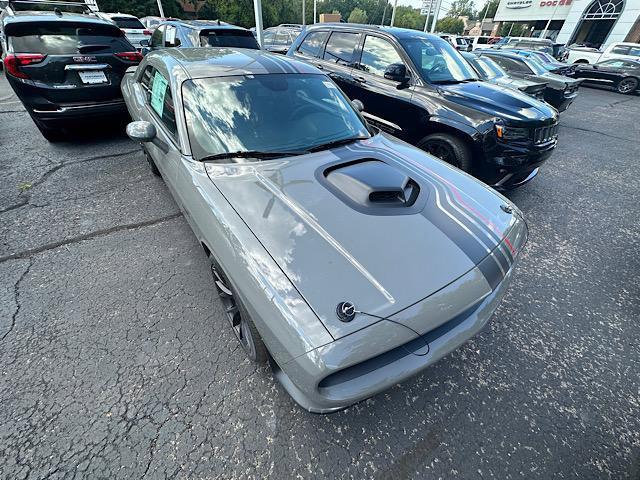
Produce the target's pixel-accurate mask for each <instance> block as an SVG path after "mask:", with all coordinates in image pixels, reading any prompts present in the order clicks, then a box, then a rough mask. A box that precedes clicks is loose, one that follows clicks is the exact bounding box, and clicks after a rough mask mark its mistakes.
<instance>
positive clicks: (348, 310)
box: [336, 302, 356, 323]
mask: <svg viewBox="0 0 640 480" xmlns="http://www.w3.org/2000/svg"><path fill="white" fill-rule="evenodd" d="M336 315H337V316H338V320H340V321H341V322H345V323H346V322H350V321H351V320H353V319H354V318H355V316H356V307H355V305H354V304H353V303H351V302H340V303H339V304H338V305H337V307H336Z"/></svg>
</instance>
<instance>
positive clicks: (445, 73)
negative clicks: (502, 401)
mask: <svg viewBox="0 0 640 480" xmlns="http://www.w3.org/2000/svg"><path fill="white" fill-rule="evenodd" d="M401 43H402V45H403V46H404V48H405V50H406V51H407V53H408V54H409V56H410V57H411V60H413V63H414V64H415V65H416V67H418V69H419V70H420V74H421V75H422V77H423V78H424V79H425V80H426V81H428V82H429V83H434V84H445V83H460V82H465V81H473V80H478V75H477V74H476V72H475V71H474V70H473V69H472V68H471V66H470V65H469V64H468V63H467V62H466V61H465V60H464V58H462V57H461V56H460V53H458V51H457V50H456V49H455V48H454V47H453V46H452V45H451V44H450V43H449V42H447V41H446V40H441V39H430V38H422V37H413V38H406V39H401Z"/></svg>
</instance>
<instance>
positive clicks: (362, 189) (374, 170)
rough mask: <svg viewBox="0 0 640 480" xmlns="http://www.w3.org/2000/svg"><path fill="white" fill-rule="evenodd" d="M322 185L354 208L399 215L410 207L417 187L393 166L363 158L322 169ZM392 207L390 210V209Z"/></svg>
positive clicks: (366, 211) (418, 188)
mask: <svg viewBox="0 0 640 480" xmlns="http://www.w3.org/2000/svg"><path fill="white" fill-rule="evenodd" d="M323 177H324V181H325V182H326V186H327V187H328V188H329V189H330V190H331V191H332V192H333V193H335V194H336V195H338V196H339V197H340V198H341V199H342V200H343V201H345V202H346V203H348V204H350V205H351V206H353V207H354V208H356V209H357V210H360V211H363V212H364V213H371V214H401V213H412V212H401V211H398V210H402V209H410V210H413V209H411V208H410V207H413V206H414V205H415V204H416V201H417V199H418V197H419V195H420V186H419V185H418V183H417V182H416V181H414V180H412V179H411V178H410V177H409V176H408V175H407V174H406V173H404V172H403V171H402V170H400V169H398V168H397V167H394V166H391V165H388V164H387V163H385V162H382V161H380V160H373V159H365V160H359V161H356V162H349V163H342V164H337V165H332V166H331V167H329V168H327V169H325V170H324V172H323ZM392 210H393V211H392Z"/></svg>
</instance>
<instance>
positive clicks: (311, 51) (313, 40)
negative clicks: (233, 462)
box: [298, 32, 329, 57]
mask: <svg viewBox="0 0 640 480" xmlns="http://www.w3.org/2000/svg"><path fill="white" fill-rule="evenodd" d="M328 36H329V32H311V33H310V34H309V35H307V36H306V38H305V39H304V40H303V41H302V43H301V44H300V46H299V47H298V52H300V53H302V54H304V55H308V56H310V57H319V56H320V52H321V51H322V46H323V45H324V42H325V41H326V40H327V37H328Z"/></svg>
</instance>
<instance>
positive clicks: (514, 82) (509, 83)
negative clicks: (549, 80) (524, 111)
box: [491, 77, 544, 91]
mask: <svg viewBox="0 0 640 480" xmlns="http://www.w3.org/2000/svg"><path fill="white" fill-rule="evenodd" d="M491 82H493V83H495V84H496V85H502V86H503V87H510V88H517V89H518V90H520V91H524V89H526V88H529V87H532V86H544V83H543V82H536V81H533V80H524V79H521V78H513V77H498V78H494V79H493V80H491Z"/></svg>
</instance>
